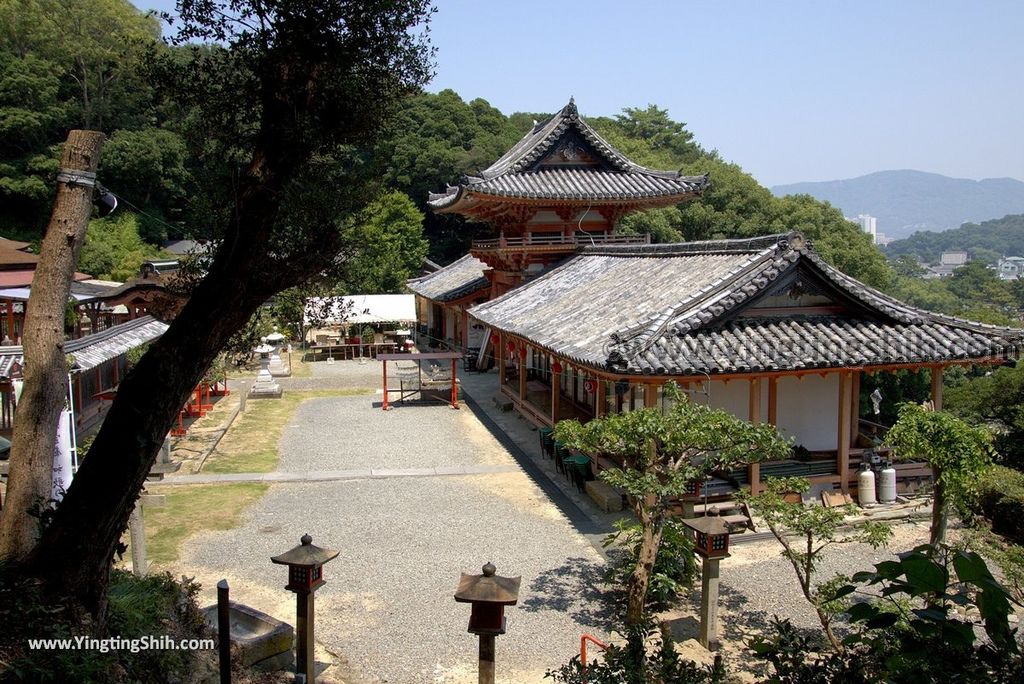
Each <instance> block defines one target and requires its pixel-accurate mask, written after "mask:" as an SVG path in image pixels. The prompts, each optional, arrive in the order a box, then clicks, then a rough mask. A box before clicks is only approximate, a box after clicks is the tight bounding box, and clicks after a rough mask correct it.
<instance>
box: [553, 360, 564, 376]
mask: <svg viewBox="0 0 1024 684" xmlns="http://www.w3.org/2000/svg"><path fill="white" fill-rule="evenodd" d="M551 372H552V373H561V372H562V364H560V363H559V362H558V361H554V362H552V364H551Z"/></svg>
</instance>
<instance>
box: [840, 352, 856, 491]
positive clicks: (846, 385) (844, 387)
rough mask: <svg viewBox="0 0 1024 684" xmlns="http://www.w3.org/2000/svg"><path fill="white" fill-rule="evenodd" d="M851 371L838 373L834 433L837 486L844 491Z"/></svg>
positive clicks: (847, 485)
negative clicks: (836, 422)
mask: <svg viewBox="0 0 1024 684" xmlns="http://www.w3.org/2000/svg"><path fill="white" fill-rule="evenodd" d="M852 376H853V373H852V372H851V371H841V372H840V373H839V410H838V412H837V413H838V414H839V416H838V418H839V429H838V430H837V434H836V468H837V469H838V471H839V486H840V488H841V489H842V491H843V492H844V493H849V491H850V409H851V408H852V407H853V402H852V401H851V391H850V390H851V389H852V385H853V379H852Z"/></svg>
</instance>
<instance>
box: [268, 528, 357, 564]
mask: <svg viewBox="0 0 1024 684" xmlns="http://www.w3.org/2000/svg"><path fill="white" fill-rule="evenodd" d="M299 541H301V542H302V543H301V544H300V545H299V546H296V547H295V548H294V549H291V550H290V551H285V552H284V553H282V554H281V555H279V556H271V558H270V561H271V562H272V563H277V564H278V565H294V566H298V567H302V568H314V567H316V566H318V565H323V564H324V563H326V562H327V561H331V560H334V559H335V558H337V557H338V554H339V553H340V552H339V551H335V550H334V549H321V548H320V547H319V546H316V545H314V544H313V538H312V537H310V536H309V535H308V534H304V535H302V538H301V539H300V540H299Z"/></svg>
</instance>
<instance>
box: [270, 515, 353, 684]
mask: <svg viewBox="0 0 1024 684" xmlns="http://www.w3.org/2000/svg"><path fill="white" fill-rule="evenodd" d="M299 541H300V542H301V543H300V544H299V546H296V547H295V548H293V549H291V550H289V551H285V552H284V553H282V554H280V555H278V556H273V557H271V559H270V561H271V562H272V563H277V564H278V565H287V566H288V584H286V585H285V586H284V588H285V589H287V590H288V591H293V592H295V599H296V600H295V673H296V674H302V675H305V676H306V681H307V682H309V684H313V683H314V682H315V681H316V668H315V658H314V652H315V648H314V644H315V643H316V641H315V640H314V638H313V625H314V617H313V592H315V591H316V590H317V589H319V588H320V587H321V586H323V585H324V575H323V573H324V569H323V566H324V563H327V562H329V561H332V560H334V559H335V558H337V557H338V552H337V551H335V550H333V549H321V548H320V547H319V546H315V545H314V544H313V538H312V537H310V536H309V535H308V534H304V535H302V538H301V539H300V540H299Z"/></svg>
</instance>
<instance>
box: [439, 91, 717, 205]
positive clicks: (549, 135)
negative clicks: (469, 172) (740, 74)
mask: <svg viewBox="0 0 1024 684" xmlns="http://www.w3.org/2000/svg"><path fill="white" fill-rule="evenodd" d="M570 140H571V141H576V140H579V141H580V143H581V144H583V145H586V146H589V148H590V149H591V150H593V152H594V153H595V154H596V155H597V157H598V158H599V160H600V162H601V165H600V166H598V167H596V168H595V167H594V166H587V165H580V166H573V165H572V164H564V165H563V164H560V165H558V166H538V162H540V161H541V160H542V159H543V158H544V157H545V156H546V155H547V154H548V153H549V152H551V151H552V150H555V149H558V146H559V145H560V144H562V143H563V142H565V141H570ZM707 186H708V178H707V176H684V175H682V174H681V173H680V172H678V171H656V170H654V169H648V168H646V167H643V166H640V165H639V164H635V163H634V162H632V161H630V160H629V159H628V158H627V157H626V156H625V155H623V154H622V153H621V152H619V151H618V150H616V149H615V148H614V147H612V146H611V144H610V143H609V142H608V141H606V140H605V139H604V138H602V137H601V136H600V135H599V134H598V133H597V131H595V130H594V129H593V128H591V126H590V125H589V124H588V123H587V122H586V121H584V120H583V119H582V118H580V116H579V113H578V112H577V110H576V104H575V103H574V102H573V101H572V100H570V101H569V104H567V105H566V106H565V107H563V108H562V109H561V110H560V111H559V112H558V113H557V114H555V115H554V116H552V117H551V118H549V119H548V120H546V121H544V122H543V123H540V124H537V125H535V126H534V127H533V128H532V129H531V130H530V131H529V132H527V134H526V135H525V136H523V138H522V139H521V140H520V141H519V142H518V143H516V144H515V145H514V146H513V147H512V148H511V149H510V150H509V151H508V152H506V153H505V154H504V155H502V156H501V157H500V158H499V159H498V160H497V161H495V162H494V163H493V164H491V165H490V166H489V167H487V168H486V169H484V170H483V171H481V172H480V173H479V174H478V175H476V176H469V177H467V178H466V179H465V182H464V183H462V184H461V185H458V186H452V187H449V188H448V189H447V190H446V191H445V192H442V193H431V194H430V196H429V198H428V204H429V205H430V206H431V207H432V208H433V209H435V210H446V209H448V208H450V207H453V206H454V205H455V204H456V203H457V202H458V201H459V200H460V199H461V198H462V197H464V196H465V195H466V193H471V194H473V195H484V196H490V197H495V198H522V199H534V200H536V199H542V200H545V199H546V200H557V201H580V202H591V201H592V202H602V201H619V200H628V199H641V200H649V199H654V198H664V199H665V200H666V203H678V202H682V201H684V200H686V199H689V198H691V197H694V196H696V195H699V194H700V193H701V192H702V191H703V190H704V189H705V188H706V187H707ZM673 200H674V202H673Z"/></svg>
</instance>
